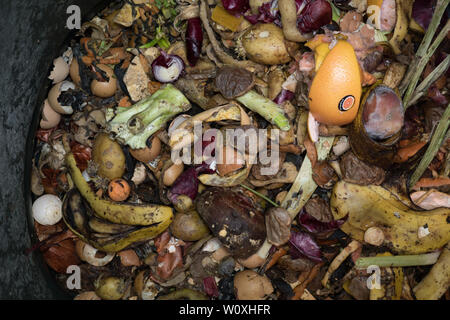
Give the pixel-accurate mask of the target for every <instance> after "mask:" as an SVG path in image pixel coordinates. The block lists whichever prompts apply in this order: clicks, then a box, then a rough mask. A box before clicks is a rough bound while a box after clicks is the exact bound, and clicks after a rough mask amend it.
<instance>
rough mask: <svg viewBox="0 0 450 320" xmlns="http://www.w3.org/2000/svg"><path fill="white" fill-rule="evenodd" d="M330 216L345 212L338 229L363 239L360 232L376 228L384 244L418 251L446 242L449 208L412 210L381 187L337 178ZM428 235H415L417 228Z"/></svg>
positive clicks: (404, 251) (449, 238) (449, 236)
mask: <svg viewBox="0 0 450 320" xmlns="http://www.w3.org/2000/svg"><path fill="white" fill-rule="evenodd" d="M330 206H331V211H332V213H333V216H334V219H336V220H337V219H342V218H344V217H345V216H347V215H348V219H347V221H346V222H345V223H344V224H343V225H342V226H341V230H342V231H344V232H345V233H346V234H348V235H350V236H351V237H352V238H353V239H356V240H358V241H364V232H365V231H366V230H367V229H368V228H370V227H378V228H380V229H381V230H383V232H384V236H385V240H384V245H386V246H388V247H390V248H391V249H392V251H394V252H396V253H399V254H421V253H427V252H431V251H434V250H437V249H440V248H442V247H443V246H444V245H445V244H446V243H448V242H449V241H450V223H449V221H450V220H449V219H450V209H448V208H438V209H434V210H430V211H416V210H413V209H411V208H409V207H408V206H406V205H405V204H404V203H403V202H401V201H400V200H398V198H396V197H395V195H394V194H392V193H391V192H389V191H388V190H386V189H384V188H383V187H381V186H373V185H371V186H359V185H356V184H351V183H347V182H345V181H339V182H338V183H336V185H335V186H334V188H333V192H332V195H331V200H330ZM420 227H423V228H428V231H429V232H430V233H429V234H427V235H425V236H422V237H419V228H420Z"/></svg>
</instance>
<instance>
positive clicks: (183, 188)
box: [167, 163, 215, 203]
mask: <svg viewBox="0 0 450 320" xmlns="http://www.w3.org/2000/svg"><path fill="white" fill-rule="evenodd" d="M214 172H215V171H214V170H212V169H210V167H209V165H208V164H207V163H202V164H199V165H196V166H193V167H190V168H189V169H187V170H185V171H184V172H183V173H182V174H181V175H180V176H179V177H178V178H177V180H175V183H174V184H173V186H172V188H171V189H170V190H169V192H168V193H167V198H168V199H169V200H170V201H172V203H175V201H176V200H177V198H178V196H179V195H186V196H188V197H189V198H191V199H192V200H194V199H195V197H196V196H197V193H198V185H199V181H198V175H199V174H203V173H206V174H212V173H214Z"/></svg>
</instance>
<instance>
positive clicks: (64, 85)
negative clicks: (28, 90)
mask: <svg viewBox="0 0 450 320" xmlns="http://www.w3.org/2000/svg"><path fill="white" fill-rule="evenodd" d="M69 89H75V85H74V84H73V83H72V82H70V81H63V82H60V83H57V84H55V85H54V86H53V87H52V88H51V89H50V92H49V93H48V98H47V99H48V102H49V104H50V106H51V107H52V108H53V110H55V111H56V112H58V113H60V114H72V113H73V108H72V106H62V105H61V104H60V103H59V102H58V97H59V95H60V94H61V92H62V91H67V90H69Z"/></svg>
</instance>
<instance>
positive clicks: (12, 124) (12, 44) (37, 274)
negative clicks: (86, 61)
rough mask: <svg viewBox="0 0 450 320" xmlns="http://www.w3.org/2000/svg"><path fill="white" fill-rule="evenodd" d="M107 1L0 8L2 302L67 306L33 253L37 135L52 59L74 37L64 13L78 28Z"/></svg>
mask: <svg viewBox="0 0 450 320" xmlns="http://www.w3.org/2000/svg"><path fill="white" fill-rule="evenodd" d="M111 2H113V1H107V0H58V1H55V0H35V1H29V0H8V1H6V0H2V10H0V43H2V45H1V47H0V62H1V64H2V65H1V67H0V70H1V71H0V148H1V152H0V160H1V161H0V174H1V176H2V182H0V299H68V298H71V295H70V294H68V293H67V292H66V291H65V290H63V288H61V287H60V286H59V285H58V284H57V283H56V281H55V278H54V275H53V274H52V273H51V271H50V270H49V269H48V267H47V265H46V264H45V262H44V261H43V258H42V256H41V254H40V253H39V252H38V251H37V252H34V253H32V254H26V253H25V251H26V249H28V248H30V247H31V246H33V244H35V243H36V242H37V238H36V235H35V232H34V221H33V218H32V213H31V205H32V203H31V201H32V198H31V191H30V176H31V175H30V173H31V167H32V156H33V147H34V137H35V132H36V130H37V128H38V125H39V120H40V119H39V118H40V112H41V106H42V102H43V101H44V99H45V98H46V96H47V93H48V90H49V88H50V86H51V81H50V80H49V79H48V78H47V77H48V75H49V73H50V71H51V70H52V67H53V63H52V62H53V59H54V58H56V57H57V56H58V55H60V54H61V53H62V52H63V51H64V49H65V48H67V45H68V44H69V39H70V38H72V37H73V35H74V34H75V33H76V31H77V30H69V29H68V28H67V27H66V23H67V19H68V18H69V17H70V16H71V14H70V13H71V12H70V11H69V13H68V8H69V7H70V6H73V5H75V6H78V7H79V9H80V12H81V20H82V22H84V21H87V20H89V19H91V18H92V17H93V16H94V15H95V14H96V13H97V12H99V11H100V10H101V9H103V8H104V7H106V5H108V4H110V3H111Z"/></svg>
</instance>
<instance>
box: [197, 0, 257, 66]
mask: <svg viewBox="0 0 450 320" xmlns="http://www.w3.org/2000/svg"><path fill="white" fill-rule="evenodd" d="M200 19H201V20H202V23H203V27H204V28H205V31H206V34H207V35H208V38H209V41H210V42H211V45H212V48H213V50H214V52H215V53H216V55H217V57H218V58H219V60H220V61H222V62H223V63H224V64H231V65H234V66H238V67H242V68H253V69H254V70H259V69H261V68H262V66H261V65H258V64H256V63H254V62H251V61H239V60H236V59H234V58H233V57H230V56H229V55H228V54H226V53H225V52H224V51H223V50H222V48H221V47H220V43H219V42H218V41H217V39H216V37H215V35H214V31H213V30H212V28H211V26H210V24H209V19H208V8H207V3H206V0H200Z"/></svg>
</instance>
